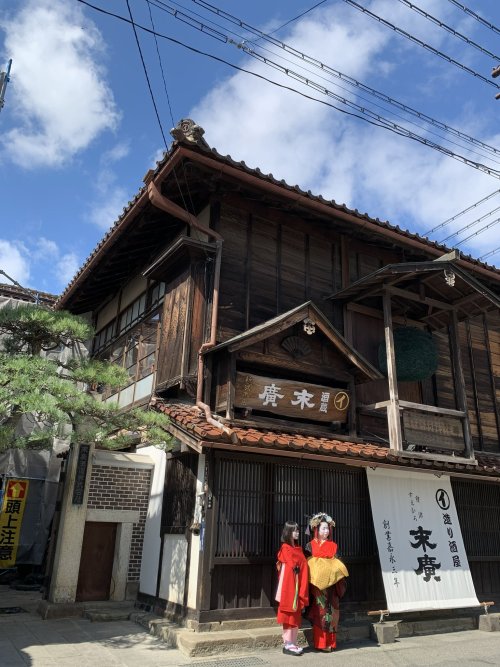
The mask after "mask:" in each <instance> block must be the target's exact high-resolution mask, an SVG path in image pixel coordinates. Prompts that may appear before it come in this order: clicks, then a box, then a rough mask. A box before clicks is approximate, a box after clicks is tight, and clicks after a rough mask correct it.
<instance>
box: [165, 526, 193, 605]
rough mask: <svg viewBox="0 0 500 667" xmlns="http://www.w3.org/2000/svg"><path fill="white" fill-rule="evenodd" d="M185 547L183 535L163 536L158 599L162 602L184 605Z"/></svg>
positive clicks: (186, 545) (185, 541) (185, 542)
mask: <svg viewBox="0 0 500 667" xmlns="http://www.w3.org/2000/svg"><path fill="white" fill-rule="evenodd" d="M187 547H188V544H187V540H186V538H185V537H184V535H165V536H164V541H163V562H162V567H161V580H160V598H162V599H163V600H168V601H169V602H174V603H176V604H183V603H184V587H185V580H186V560H187Z"/></svg>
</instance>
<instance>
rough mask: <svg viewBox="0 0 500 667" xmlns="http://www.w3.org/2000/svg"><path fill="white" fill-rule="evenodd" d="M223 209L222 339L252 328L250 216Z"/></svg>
mask: <svg viewBox="0 0 500 667" xmlns="http://www.w3.org/2000/svg"><path fill="white" fill-rule="evenodd" d="M223 210H224V213H223V215H221V218H220V220H219V224H218V227H217V231H218V232H219V233H220V234H221V235H222V237H223V238H224V243H223V245H222V264H221V274H220V284H221V289H220V292H219V317H218V332H217V338H218V340H219V342H221V341H225V340H227V339H228V338H231V336H233V335H235V334H237V333H241V332H242V331H245V330H246V329H247V328H248V326H247V323H246V313H245V304H246V294H247V283H246V281H247V280H248V276H247V275H246V269H245V264H246V262H247V259H246V258H247V252H248V245H247V224H248V215H247V216H246V217H244V216H243V215H241V214H240V213H239V211H237V210H233V209H230V210H228V209H227V207H224V209H223Z"/></svg>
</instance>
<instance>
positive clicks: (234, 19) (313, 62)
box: [157, 0, 500, 154]
mask: <svg viewBox="0 0 500 667" xmlns="http://www.w3.org/2000/svg"><path fill="white" fill-rule="evenodd" d="M172 1H173V0H172ZM157 2H159V3H160V4H161V5H163V6H167V5H166V4H165V2H162V0H157ZM192 2H193V3H195V4H197V5H200V6H202V7H203V8H204V9H206V10H208V11H210V12H211V13H213V14H215V15H217V16H219V17H220V18H223V19H224V20H226V21H228V22H230V23H232V24H233V25H237V26H239V27H240V28H242V29H243V30H246V31H248V32H252V33H253V34H255V35H259V37H261V38H262V39H264V40H266V41H267V42H269V43H270V44H273V45H274V46H277V47H278V48H280V49H283V50H284V51H285V52H287V53H290V54H291V55H293V56H294V57H296V58H298V59H299V60H302V61H304V62H307V63H308V64H310V65H312V66H313V67H315V68H317V69H319V70H321V71H323V72H326V73H328V74H330V75H331V76H333V77H335V78H337V79H339V80H341V81H344V82H346V83H348V84H349V85H351V86H353V87H354V88H357V89H359V90H363V91H364V92H367V93H369V94H370V95H373V96H374V97H376V98H378V99H380V100H383V101H384V102H387V103H389V104H391V105H393V106H395V107H396V108H398V109H400V110H401V111H404V112H405V113H408V114H409V115H412V116H415V117H416V118H419V119H420V120H424V121H425V122H427V123H430V124H431V125H434V126H435V127H439V128H440V129H442V130H445V131H446V132H449V133H450V134H453V135H454V136H456V137H459V138H461V139H463V140H465V141H468V142H470V143H472V144H474V145H476V146H480V147H481V148H484V149H485V150H487V151H488V152H491V153H495V154H498V153H499V152H500V151H499V150H498V149H496V148H494V147H493V146H490V145H489V144H486V143H485V142H483V141H480V140H479V139H475V138H474V137H472V136H470V135H468V134H466V133H465V132H462V131H461V130H458V129H456V128H453V127H451V126H450V125H447V124H446V123H443V122H442V121H439V120H436V119H435V118H432V117H431V116H428V115H427V114H425V113H423V112H421V111H417V110H416V109H413V108H412V107H410V106H408V105H407V104H404V103H403V102H399V101H398V100H396V99H394V98H392V97H390V96H389V95H386V94H385V93H382V92H380V91H378V90H376V89H375V88H371V87H370V86H367V85H366V84H364V83H361V82H360V81H357V80H356V79H354V78H353V77H351V76H349V75H347V74H344V73H343V72H340V71H338V70H336V69H334V68H333V67H330V66H329V65H326V64H325V63H323V62H321V61H320V60H317V59H316V58H313V57H312V56H309V55H307V54H306V53H304V52H302V51H299V50H298V49H296V48H295V47H293V46H290V45H289V44H286V43H285V42H282V41H280V40H277V39H276V38H274V37H271V36H269V35H267V34H266V33H264V32H262V31H261V30H258V29H257V28H255V27H254V26H252V25H250V24H249V23H246V22H245V21H242V20H241V19H239V18H238V17H236V16H234V15H232V14H229V13H228V12H225V11H224V10H222V9H219V8H218V7H216V6H214V5H211V4H210V3H208V2H206V0H192ZM174 4H177V3H175V2H174ZM196 15H197V16H200V15H199V14H196ZM214 25H217V27H219V28H221V26H219V25H218V24H214ZM233 34H236V33H234V32H233ZM237 46H238V47H239V48H241V49H244V47H245V42H244V41H243V42H240V43H239V44H237ZM247 48H248V47H247ZM261 48H262V47H261ZM271 53H272V52H271ZM306 71H308V70H306Z"/></svg>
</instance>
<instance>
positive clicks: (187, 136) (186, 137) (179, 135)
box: [170, 118, 210, 148]
mask: <svg viewBox="0 0 500 667" xmlns="http://www.w3.org/2000/svg"><path fill="white" fill-rule="evenodd" d="M170 134H171V135H172V137H173V138H174V140H175V141H178V142H180V143H189V144H196V145H197V146H200V147H201V148H210V146H209V145H208V144H207V142H206V141H205V139H203V135H204V134H205V130H204V129H203V128H202V127H201V125H197V124H196V123H195V122H194V120H191V118H181V120H180V121H179V122H178V123H177V125H176V126H175V127H173V128H172V129H171V130H170Z"/></svg>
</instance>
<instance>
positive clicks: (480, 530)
mask: <svg viewBox="0 0 500 667" xmlns="http://www.w3.org/2000/svg"><path fill="white" fill-rule="evenodd" d="M452 488H453V496H454V498H455V504H456V507H457V513H458V518H459V521H460V528H461V529H462V537H463V540H464V546H465V550H466V552H467V555H468V557H469V558H472V559H473V558H487V557H489V558H492V559H493V560H499V559H500V531H499V530H498V526H499V522H500V488H499V487H498V485H497V484H485V483H484V482H474V481H468V480H457V479H452Z"/></svg>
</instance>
